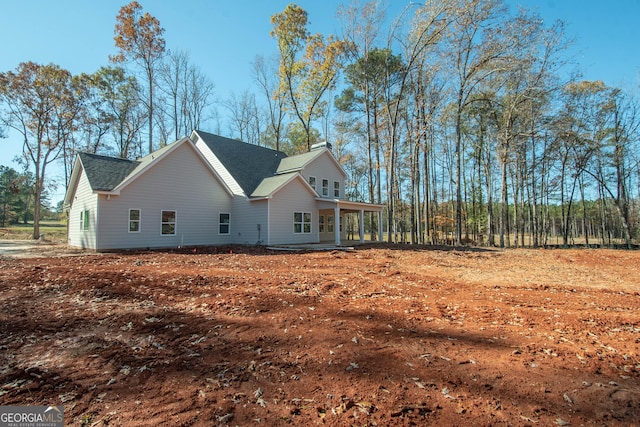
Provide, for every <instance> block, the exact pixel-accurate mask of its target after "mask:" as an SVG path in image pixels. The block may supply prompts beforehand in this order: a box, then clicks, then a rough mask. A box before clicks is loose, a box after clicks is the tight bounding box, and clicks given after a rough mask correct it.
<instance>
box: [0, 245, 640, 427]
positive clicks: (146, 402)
mask: <svg viewBox="0 0 640 427" xmlns="http://www.w3.org/2000/svg"><path fill="white" fill-rule="evenodd" d="M62 252H64V251H62ZM62 255H64V254H63V253H60V252H57V253H54V255H47V251H42V250H41V251H39V252H38V253H37V257H29V258H12V257H6V256H5V257H0V307H1V308H2V310H1V312H0V325H1V330H0V387H1V388H0V405H64V408H65V421H66V422H65V424H67V425H76V426H81V425H82V426H103V425H109V426H120V425H135V426H158V425H171V426H179V425H194V426H211V425H220V426H224V425H229V426H235V425H238V426H247V425H249V426H250V425H256V426H261V425H265V426H272V425H276V426H279V425H300V426H302V425H304V426H307V425H325V426H350V425H354V426H356V425H357V426H369V425H370V426H410V425H418V426H421V425H458V426H465V425H475V426H489V425H491V426H500V425H511V426H535V425H545V426H547V425H551V426H555V425H560V426H564V425H571V426H582V425H584V426H601V425H607V426H629V425H640V355H639V349H640V278H639V276H638V266H639V265H640V252H637V251H621V250H607V249H599V250H580V249H570V250H506V251H499V250H480V249H468V250H449V249H446V248H430V247H411V246H395V247H390V246H387V247H361V248H357V249H356V250H353V251H337V250H336V251H324V252H301V253H288V252H275V251H270V250H267V249H264V248H242V247H231V248H208V249H206V248H199V249H198V250H196V251H194V250H193V249H190V250H183V251H173V252H170V251H165V252H153V251H151V252H131V253H123V254H91V253H90V254H77V253H76V254H74V255H75V256H72V257H68V256H62Z"/></svg>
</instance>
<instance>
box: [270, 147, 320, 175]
mask: <svg viewBox="0 0 640 427" xmlns="http://www.w3.org/2000/svg"><path fill="white" fill-rule="evenodd" d="M322 153H323V151H322V150H312V151H309V152H307V153H302V154H297V155H295V156H291V157H287V158H286V159H282V161H281V162H280V165H279V166H278V173H288V172H293V171H300V170H301V169H302V168H303V167H304V166H305V165H306V164H307V163H309V162H310V161H311V160H313V159H315V158H316V157H319V156H320V155H322Z"/></svg>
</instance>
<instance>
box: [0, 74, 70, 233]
mask: <svg viewBox="0 0 640 427" xmlns="http://www.w3.org/2000/svg"><path fill="white" fill-rule="evenodd" d="M75 95H76V94H75V92H74V89H73V87H72V78H71V73H69V71H67V70H64V69H62V68H60V67H59V66H57V65H53V64H50V65H39V64H36V63H33V62H25V63H21V64H20V65H18V68H17V69H16V71H15V72H14V71H8V72H4V73H0V103H1V104H2V105H3V106H4V111H3V112H2V114H0V120H2V123H3V124H4V125H6V126H8V127H9V128H11V129H13V130H14V131H16V132H17V133H18V134H19V135H20V136H21V137H22V138H23V145H22V154H23V159H24V161H25V162H26V163H27V165H28V166H29V167H31V168H32V169H33V173H34V178H35V183H34V202H33V206H34V214H33V216H34V224H33V238H34V239H37V238H39V236H40V207H41V202H42V196H43V190H44V186H45V180H46V177H47V175H46V172H47V167H48V166H49V165H50V164H51V163H52V162H54V161H55V160H56V159H58V157H59V156H60V154H61V152H62V149H63V148H64V144H65V143H66V141H67V138H69V136H70V135H71V133H72V131H73V128H74V125H75V120H76V117H77V114H78V111H79V109H78V100H77V99H76V96H75Z"/></svg>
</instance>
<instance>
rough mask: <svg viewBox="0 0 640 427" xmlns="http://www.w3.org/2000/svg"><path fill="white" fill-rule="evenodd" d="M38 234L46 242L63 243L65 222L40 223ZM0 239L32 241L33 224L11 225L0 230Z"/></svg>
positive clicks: (65, 235) (65, 230) (65, 233)
mask: <svg viewBox="0 0 640 427" xmlns="http://www.w3.org/2000/svg"><path fill="white" fill-rule="evenodd" d="M40 233H41V234H44V238H45V240H46V241H50V242H65V241H66V240H67V223H66V221H55V220H46V221H41V222H40ZM0 239H6V240H31V239H33V223H28V224H12V225H10V226H8V227H5V228H0Z"/></svg>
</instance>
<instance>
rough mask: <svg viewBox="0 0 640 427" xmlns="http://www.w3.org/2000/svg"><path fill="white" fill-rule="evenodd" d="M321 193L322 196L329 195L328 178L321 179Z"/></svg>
mask: <svg viewBox="0 0 640 427" xmlns="http://www.w3.org/2000/svg"><path fill="white" fill-rule="evenodd" d="M322 195H323V196H324V197H328V196H329V180H328V179H323V180H322Z"/></svg>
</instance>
